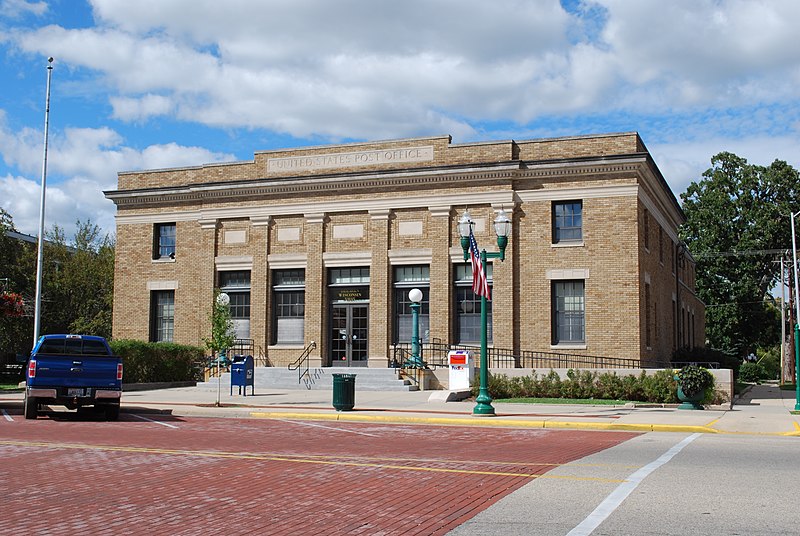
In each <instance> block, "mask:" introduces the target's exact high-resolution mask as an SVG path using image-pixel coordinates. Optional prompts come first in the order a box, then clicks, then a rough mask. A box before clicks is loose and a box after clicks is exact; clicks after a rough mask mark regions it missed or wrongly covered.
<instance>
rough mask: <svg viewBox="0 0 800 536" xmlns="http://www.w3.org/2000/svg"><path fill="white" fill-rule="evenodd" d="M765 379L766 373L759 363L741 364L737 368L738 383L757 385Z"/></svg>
mask: <svg viewBox="0 0 800 536" xmlns="http://www.w3.org/2000/svg"><path fill="white" fill-rule="evenodd" d="M766 379H767V371H766V369H765V368H764V367H763V366H762V365H761V364H760V363H750V362H747V363H742V364H741V366H740V367H739V381H743V382H746V383H759V382H761V381H763V380H766Z"/></svg>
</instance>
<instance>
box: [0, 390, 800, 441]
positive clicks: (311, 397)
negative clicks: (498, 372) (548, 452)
mask: <svg viewBox="0 0 800 536" xmlns="http://www.w3.org/2000/svg"><path fill="white" fill-rule="evenodd" d="M249 391H250V390H249V389H248V392H249ZM234 392H235V391H234ZM433 392H434V391H411V392H397V391H393V392H383V391H359V390H358V385H356V392H355V408H354V410H353V411H342V412H337V411H336V410H334V408H333V405H332V391H331V390H330V389H327V390H324V389H316V390H310V391H309V390H305V389H271V390H262V391H256V393H255V395H249V394H248V396H243V395H238V394H234V395H233V396H231V395H230V392H229V391H228V390H227V389H223V390H222V391H220V392H219V394H218V392H217V391H216V390H214V389H208V388H199V387H180V388H172V389H157V390H150V391H130V392H129V391H126V392H125V393H124V394H123V396H122V411H123V412H127V413H139V412H142V413H145V412H151V413H164V414H170V415H174V416H179V417H180V416H186V417H190V416H205V417H235V418H274V419H299V420H337V421H361V422H392V423H418V424H443V425H448V424H449V425H459V426H464V425H469V426H486V427H498V426H499V427H514V428H517V427H519V428H551V429H552V428H569V429H594V430H628V431H642V432H658V431H668V432H701V433H712V434H720V433H722V434H753V435H783V436H798V437H800V415H792V414H791V411H792V410H793V409H794V405H795V392H794V391H782V390H780V389H779V388H778V387H777V386H775V385H756V386H753V387H751V388H750V389H749V390H748V391H747V392H746V393H745V394H744V395H743V396H741V397H740V398H739V399H738V400H736V401H735V403H734V405H733V407H732V408H731V409H728V408H724V409H721V408H720V407H715V408H712V409H707V410H705V411H691V410H679V409H677V408H676V407H674V406H666V407H660V406H638V407H637V406H633V405H626V406H600V405H598V406H593V405H552V404H512V403H493V406H494V408H495V412H496V414H497V415H496V416H494V417H483V416H480V417H479V416H473V415H472V409H473V407H474V405H475V403H474V402H472V401H462V402H442V401H429V398H430V396H431V394H432V393H433ZM218 396H219V401H220V404H221V405H220V407H217V405H216V402H217V399H218ZM22 399H23V394H22V393H21V392H16V393H9V394H6V395H0V407H1V408H11V407H16V406H19V407H20V408H21V403H22Z"/></svg>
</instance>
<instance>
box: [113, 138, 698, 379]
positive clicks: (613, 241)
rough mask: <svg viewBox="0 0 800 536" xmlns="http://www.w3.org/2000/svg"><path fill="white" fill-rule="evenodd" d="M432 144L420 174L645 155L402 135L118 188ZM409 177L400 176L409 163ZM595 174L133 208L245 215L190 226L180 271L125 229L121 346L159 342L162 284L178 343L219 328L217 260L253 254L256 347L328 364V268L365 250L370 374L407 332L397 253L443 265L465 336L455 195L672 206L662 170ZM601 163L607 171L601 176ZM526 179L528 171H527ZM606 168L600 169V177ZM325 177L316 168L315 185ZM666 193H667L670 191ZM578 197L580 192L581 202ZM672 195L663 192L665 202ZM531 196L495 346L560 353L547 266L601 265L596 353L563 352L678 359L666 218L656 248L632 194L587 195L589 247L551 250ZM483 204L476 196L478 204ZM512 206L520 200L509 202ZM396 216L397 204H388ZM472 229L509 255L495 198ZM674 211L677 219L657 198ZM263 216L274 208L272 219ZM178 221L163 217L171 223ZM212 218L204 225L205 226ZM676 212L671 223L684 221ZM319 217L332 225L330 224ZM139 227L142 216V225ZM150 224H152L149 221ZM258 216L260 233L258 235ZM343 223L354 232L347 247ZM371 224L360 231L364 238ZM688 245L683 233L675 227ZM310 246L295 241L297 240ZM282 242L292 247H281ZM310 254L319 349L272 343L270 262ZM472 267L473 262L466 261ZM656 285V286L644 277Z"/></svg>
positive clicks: (149, 227)
mask: <svg viewBox="0 0 800 536" xmlns="http://www.w3.org/2000/svg"><path fill="white" fill-rule="evenodd" d="M415 145H420V146H422V145H433V146H434V147H435V151H434V155H435V158H434V160H433V161H432V162H429V163H423V164H417V163H414V164H411V165H410V167H414V168H420V167H425V166H428V165H431V166H434V165H435V166H442V165H462V164H463V165H469V164H471V163H497V162H506V161H511V160H512V159H513V158H515V157H519V158H520V159H523V160H548V159H551V160H554V161H557V160H559V159H562V158H574V157H590V156H604V155H611V154H635V153H638V152H641V151H642V150H644V145H643V144H642V142H641V140H640V139H639V137H638V135H636V134H623V135H610V136H596V137H576V138H560V139H552V140H533V141H528V142H491V143H476V144H463V145H451V144H450V142H449V139H448V138H446V137H442V138H424V139H420V140H398V141H396V142H376V143H365V144H352V145H346V146H330V147H325V148H310V149H296V150H287V151H272V152H268V153H257V154H256V156H255V161H254V162H251V163H247V162H245V163H237V164H233V165H222V166H206V167H198V168H189V169H183V170H168V171H153V172H141V173H125V174H121V175H120V189H125V188H150V187H160V186H172V187H177V186H182V185H189V184H197V183H204V182H224V181H233V180H246V179H250V178H264V177H265V176H266V161H267V159H268V158H278V157H282V156H290V155H298V154H323V153H328V154H329V153H340V152H347V151H356V150H371V149H375V148H386V147H406V146H415ZM399 167H403V166H397V167H396V168H399ZM594 168H596V169H597V171H596V172H592V173H590V172H582V173H584V174H582V175H576V174H574V173H573V172H571V171H570V172H569V173H563V174H559V173H554V174H552V175H551V176H550V177H546V178H540V177H536V176H526V175H524V173H523V174H521V175H520V176H519V177H518V178H510V179H509V178H503V179H498V180H486V181H484V182H483V183H476V182H468V183H465V184H459V183H458V182H452V183H449V184H447V185H445V186H442V185H439V186H436V185H434V184H433V183H425V181H421V182H420V183H419V184H418V185H411V186H403V188H392V187H391V185H389V184H387V185H386V186H385V187H376V188H375V189H372V190H365V189H355V190H351V191H348V190H339V191H336V192H332V193H325V192H313V193H308V194H305V195H303V196H302V198H300V199H294V198H281V197H277V196H269V195H266V194H265V195H264V196H262V197H259V196H252V197H249V198H247V199H242V200H237V201H231V200H224V201H221V200H217V199H214V198H213V197H209V198H207V199H206V200H205V201H204V202H202V203H199V202H197V201H193V202H192V203H191V204H190V203H185V204H181V202H175V203H174V204H167V203H164V204H163V206H154V205H153V204H152V203H151V204H149V205H143V206H140V207H138V206H135V205H123V206H121V207H120V210H119V214H120V215H121V216H122V215H124V216H125V217H128V216H133V215H135V216H137V217H140V218H141V217H145V216H147V215H152V217H151V218H150V219H151V220H154V221H155V220H158V219H159V218H158V217H157V216H156V215H157V214H161V213H172V214H174V213H177V212H181V211H187V210H196V211H197V213H198V214H203V213H206V212H208V211H209V210H212V209H213V210H217V209H221V208H226V209H228V210H231V211H234V210H235V211H237V214H239V215H238V216H237V217H235V218H221V219H219V221H215V220H211V221H202V222H201V221H198V219H191V218H190V220H191V221H178V222H177V242H178V245H177V254H176V259H175V261H174V262H153V260H152V259H151V256H152V240H153V224H152V223H123V224H120V225H118V229H117V260H116V267H115V278H116V292H115V296H114V336H115V337H118V338H122V337H125V338H137V339H147V338H148V335H149V300H150V296H149V292H148V291H147V282H148V281H177V282H178V288H177V289H176V291H175V296H176V306H175V310H176V313H175V315H176V316H175V340H176V342H181V343H189V344H200V345H202V338H203V337H206V336H207V332H208V330H209V325H210V324H209V319H208V313H209V310H210V304H211V298H212V295H213V286H214V283H215V271H216V270H215V264H214V259H215V258H216V257H217V256H223V257H243V256H246V257H252V259H253V265H252V271H251V285H252V288H251V336H252V338H253V339H254V341H255V344H256V346H257V347H258V348H260V349H261V350H263V353H264V354H265V355H266V357H267V358H268V359H269V361H270V362H271V363H272V364H274V365H276V366H284V365H286V364H288V363H289V362H291V361H293V360H294V359H296V358H297V357H298V356H299V355H300V353H301V352H302V348H303V347H304V346H305V345H306V344H308V343H310V342H311V341H316V343H317V349H316V350H315V351H314V352H313V353H312V357H313V358H314V359H315V360H316V361H317V362H322V363H326V364H327V363H328V355H329V351H330V349H329V343H328V340H327V339H328V338H329V333H328V326H327V323H328V319H327V316H328V314H329V298H328V292H327V272H328V270H327V268H326V267H325V265H324V262H323V256H324V254H326V253H330V254H336V255H343V254H344V255H346V254H353V255H357V256H359V258H364V256H366V258H368V259H369V261H366V260H359V261H356V262H354V266H355V265H364V264H367V263H368V264H369V265H370V278H371V285H370V333H369V337H370V346H369V349H370V357H371V359H372V360H374V361H373V362H372V363H371V364H372V365H377V366H383V365H384V364H385V363H386V361H387V359H389V358H390V357H391V348H390V343H391V340H392V330H393V329H394V328H393V313H392V310H393V306H392V300H393V269H392V268H393V267H392V265H391V263H390V260H389V254H388V252H389V251H391V250H396V251H400V250H404V249H405V250H421V251H422V250H424V251H428V250H430V252H431V265H430V275H431V282H430V309H431V316H430V337H431V338H432V339H433V338H438V339H441V340H443V341H452V340H453V336H454V329H455V321H454V318H455V310H454V304H453V261H452V259H451V248H458V249H460V237H459V235H458V231H457V228H456V223H457V221H458V219H459V218H460V216H461V214H462V212H463V210H464V208H465V207H464V206H456V205H455V204H454V205H453V206H451V207H450V211H449V212H447V211H446V206H445V208H444V210H443V209H442V208H441V207H440V206H439V204H440V202H438V201H437V200H439V199H446V198H447V197H448V196H452V195H453V194H459V195H461V194H467V193H473V194H474V193H478V194H479V196H478V197H477V199H479V198H480V195H482V194H483V193H485V194H487V195H489V194H492V195H496V194H498V193H501V192H508V193H509V195H508V197H507V198H508V199H511V198H512V192H513V191H514V190H516V191H518V192H526V191H527V192H534V193H539V194H541V193H542V192H553V194H554V195H557V194H558V192H559V190H561V189H564V188H585V187H592V188H598V187H603V186H631V187H637V185H638V187H640V188H643V190H642V191H643V192H645V193H646V194H647V196H648V197H649V198H651V199H653V198H659V195H660V194H658V192H659V188H661V187H662V186H661V185H660V184H658V183H657V182H655V181H653V180H652V177H651V176H649V175H642V174H641V173H640V172H638V171H636V170H630V171H624V172H623V171H618V170H617V171H614V170H608V171H604V169H605V168H604V167H603V164H602V162H600V163H598V164H596V165H595V166H594ZM594 168H593V169H594ZM387 169H395V168H393V167H392V165H387V166H376V167H375V170H381V171H383V170H387ZM354 171H358V172H364V173H368V172H369V171H370V169H369V168H358V169H352V170H343V169H339V170H334V171H331V170H327V171H325V173H326V174H335V173H345V172H354ZM523 171H524V170H523ZM590 171H593V170H590ZM315 173H316V172H306V175H308V174H315ZM657 194H658V195H657ZM409 196H414V197H417V198H419V199H422V200H424V199H427V200H428V201H420V206H418V207H415V208H397V209H393V210H386V209H381V210H378V211H373V213H370V212H369V211H367V210H357V211H354V210H342V211H336V210H332V211H330V210H329V211H328V212H327V213H326V214H324V215H322V214H287V215H283V214H277V215H275V216H272V217H271V219H270V218H267V219H266V220H264V219H263V217H262V216H259V218H261V219H258V218H256V219H254V220H252V221H251V219H250V217H248V216H247V215H246V214H247V213H248V211H253V212H254V213H256V212H257V213H258V214H263V213H264V209H267V212H268V211H269V209H270V208H276V209H280V208H281V207H282V206H284V204H285V203H298V202H302V203H303V204H304V205H305V206H308V207H314V206H315V205H316V204H317V203H326V206H328V207H330V206H331V202H332V200H335V201H337V202H344V201H350V200H374V201H376V202H378V201H384V200H394V199H397V200H401V199H403V200H404V199H407V198H408V197H409ZM576 196H578V197H579V198H580V194H576ZM662 197H663V196H662ZM529 198H530V199H534V200H532V201H525V202H519V201H517V202H516V206H504V207H503V208H505V209H506V211H507V212H508V213H509V215H511V216H512V218H513V223H514V227H513V236H512V237H511V239H510V241H509V248H508V250H507V252H506V260H505V262H500V261H499V260H494V261H493V264H494V278H493V279H494V282H493V283H494V288H493V298H494V299H493V322H494V334H493V339H494V341H493V345H494V346H495V347H497V348H510V349H513V350H514V351H517V352H519V351H520V350H535V351H554V352H558V351H561V349H560V348H559V347H555V348H552V347H551V321H552V319H551V316H552V315H551V311H552V304H551V280H549V279H547V273H548V270H576V269H579V270H588V273H589V277H588V279H586V281H585V304H586V345H585V348H577V349H576V348H569V349H565V350H564V351H565V352H568V353H576V354H589V355H604V356H610V357H625V358H639V357H641V358H642V359H645V360H650V359H652V360H656V359H658V360H663V359H665V358H668V356H669V354H671V352H672V347H673V337H674V335H673V334H674V329H675V326H674V321H673V312H672V296H673V294H674V293H675V288H676V287H675V276H674V275H673V273H672V268H673V266H674V262H675V257H674V250H673V247H674V246H673V243H672V241H671V239H669V237H668V236H666V233H664V240H663V247H664V249H665V253H664V258H663V260H661V259H660V257H659V250H658V236H659V234H658V233H659V231H658V229H659V225H660V223H659V222H657V221H656V219H655V218H652V219H651V221H650V226H649V228H650V233H651V236H650V248H649V251H646V250H645V249H644V247H643V242H644V237H643V232H644V231H643V228H644V226H643V218H644V210H645V207H644V205H643V204H642V202H641V201H640V199H639V198H637V197H636V196H634V195H618V196H616V197H615V196H611V197H598V196H596V195H593V196H589V197H587V198H585V199H583V245H582V246H578V247H553V245H552V244H551V242H552V237H551V232H552V231H551V229H552V222H551V206H552V201H550V200H535V199H541V196H540V197H536V196H529ZM473 199H475V198H473ZM511 204H513V203H511ZM382 206H386V203H383V204H382ZM466 208H468V209H469V211H470V213H471V214H472V217H473V218H474V219H477V218H482V219H484V220H485V227H484V229H483V230H478V231H476V239H477V241H478V243H479V245H480V246H481V247H484V248H486V249H487V250H488V251H496V250H497V246H496V238H495V236H494V232H493V229H492V226H491V223H492V221H493V219H494V217H495V215H496V212H495V211H496V210H497V209H498V208H500V207H498V206H494V207H493V206H490V205H489V204H488V203H481V204H478V203H474V202H473V203H471V204H470V205H469V206H468V207H466ZM655 210H657V211H659V212H660V213H667V212H669V211H670V210H674V209H672V208H670V207H665V206H662V205H660V204H658V203H656V209H655ZM259 211H260V212H259ZM169 217H170V216H169V215H168V214H165V216H164V218H169ZM199 217H200V216H198V218H199ZM676 217H677V216H674V214H673V215H672V216H670V217H665V216H663V214H662V217H661V220H662V221H671V219H673V218H676ZM320 218H321V219H320ZM131 221H134V220H131ZM135 221H138V220H135ZM254 221H255V222H257V224H254ZM404 222H405V223H410V222H412V223H413V224H414V225H418V224H421V234H411V235H409V234H405V235H401V233H400V225H401V224H402V223H404ZM337 226H340V231H342V232H343V234H344V237H336V236H335V229H336V228H337ZM358 226H361V229H362V231H363V232H362V233H361V235H360V236H356V235H357V234H358V233H357V232H356V231H357V229H358ZM229 232H233V233H234V234H236V233H240V232H243V233H244V237H245V241H244V242H242V243H226V242H225V237H226V233H229ZM671 232H672V234H673V235H674V229H672V230H671ZM293 233H296V238H293V239H291V240H286V236H293ZM281 236H282V237H283V238H282V239H279V237H281ZM287 254H288V255H296V254H305V256H306V298H305V303H306V306H305V311H306V313H305V344H304V345H296V346H291V347H285V346H280V347H274V346H270V343H271V342H272V341H271V340H270V339H271V330H272V326H271V323H272V318H271V310H272V307H271V300H272V293H271V281H270V278H271V271H272V270H273V269H274V267H273V266H271V265H270V264H269V261H268V255H287ZM459 262H460V260H459ZM646 274H647V275H646ZM646 278H649V281H650V288H651V311H650V315H651V321H652V330H653V331H652V332H651V346H650V348H649V349H648V347H647V346H646V344H645V339H646V333H645V332H644V329H645V324H646V322H645V320H646V312H645V311H644V310H643V303H644V292H645V290H644V289H645V286H644V285H645V279H646ZM683 278H684V279H685V281H686V282H687V285H688V286H687V287H686V288H685V289H684V288H683V287H682V290H681V292H680V299H681V302H682V304H683V302H685V303H686V304H687V306H688V308H689V309H691V310H694V311H695V324H696V328H695V330H694V331H695V333H696V336H695V339H696V342H697V343H698V344H700V343H701V341H702V339H703V338H704V329H705V328H704V320H703V312H702V311H703V309H702V308H703V306H702V304H700V303H699V302H698V301H697V299H696V297H695V296H694V295H693V293H692V291H691V290H692V289H693V287H694V279H693V271H692V269H691V266H689V265H687V270H686V273H685V274H684V275H683Z"/></svg>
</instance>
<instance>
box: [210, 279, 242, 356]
mask: <svg viewBox="0 0 800 536" xmlns="http://www.w3.org/2000/svg"><path fill="white" fill-rule="evenodd" d="M220 296H221V293H220V291H219V289H215V290H214V303H213V305H212V307H211V337H210V338H203V342H205V344H206V348H208V349H209V350H211V351H212V352H215V353H216V352H221V351H223V350H227V349H228V348H230V347H231V346H233V343H234V342H235V340H236V335H235V332H234V329H233V318H232V317H231V308H230V305H229V304H228V303H227V302H225V301H224V300H222V299H220Z"/></svg>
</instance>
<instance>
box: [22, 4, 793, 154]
mask: <svg viewBox="0 0 800 536" xmlns="http://www.w3.org/2000/svg"><path fill="white" fill-rule="evenodd" d="M585 1H586V4H585V5H584V7H585V9H582V10H578V14H569V13H567V12H566V11H565V10H564V9H563V8H562V7H561V5H560V3H559V2H558V1H557V0H549V1H537V2H526V1H522V0H497V1H493V2H484V1H482V0H472V1H468V0H458V1H457V0H439V1H433V2H432V1H429V0H428V1H426V0H408V1H406V2H403V4H402V6H400V5H398V4H397V3H396V2H389V1H380V2H371V3H369V4H365V3H363V2H361V1H357V0H341V1H338V2H319V1H314V0H282V1H273V2H270V3H269V4H268V5H267V4H264V3H261V2H254V1H247V0H230V1H227V2H219V1H216V0H206V1H201V0H173V1H170V2H163V1H161V0H139V1H137V2H118V1H113V0H93V1H92V6H93V10H94V15H95V18H96V21H97V23H98V25H97V26H96V27H94V28H82V29H65V28H61V27H59V26H48V27H44V28H41V29H39V30H33V31H27V30H16V31H15V32H12V33H11V34H10V35H11V36H12V38H13V40H14V42H15V43H16V44H17V45H18V46H19V47H20V48H21V49H23V50H25V51H28V52H39V53H45V52H47V53H48V54H49V53H51V51H52V53H53V54H54V55H56V56H57V58H58V59H59V60H61V61H62V62H65V63H67V64H68V65H69V66H71V67H72V66H77V67H86V68H88V69H90V70H92V71H95V72H97V73H99V74H100V77H101V78H100V80H99V82H100V83H103V84H107V85H108V86H109V87H111V88H113V90H114V91H115V92H116V94H112V95H110V96H109V100H110V103H111V105H112V107H113V110H114V112H113V116H114V118H117V119H121V120H124V121H133V122H141V121H146V120H147V119H148V118H152V117H175V118H177V119H179V120H181V121H186V122H192V123H199V124H206V125H210V126H213V127H223V128H229V127H233V128H236V127H244V128H266V129H270V130H273V131H278V132H281V133H288V134H291V135H293V136H295V137H323V138H328V139H332V140H336V139H342V138H373V139H374V138H381V137H387V136H388V137H400V136H414V135H419V134H430V133H441V132H442V130H441V129H442V128H443V127H447V128H449V129H452V130H451V132H452V133H453V134H456V135H459V134H463V135H465V136H467V137H470V136H473V135H474V133H475V131H476V127H475V124H476V123H478V122H481V121H513V122H515V123H517V124H526V123H528V122H531V121H536V120H537V119H539V118H541V117H543V116H552V115H556V116H557V115H559V114H576V113H591V114H597V113H607V112H614V111H639V110H658V111H660V112H662V113H665V112H668V111H670V110H674V109H689V108H690V107H692V106H700V105H712V106H716V107H722V108H725V107H730V106H738V105H741V104H749V103H752V102H753V101H758V102H768V103H774V102H782V101H785V100H786V99H796V98H797V97H798V96H800V89H798V88H800V47H796V46H794V24H793V23H794V22H795V21H797V20H800V2H796V1H794V0H775V1H770V2H763V1H762V2H755V1H750V0H674V1H670V2H663V1H662V0H637V1H635V2H631V1H627V0H585ZM597 6H602V9H596V7H597ZM599 12H603V13H604V17H605V18H604V19H602V21H601V19H599V18H597V19H596V20H588V19H582V18H580V17H597V13H599ZM603 24H604V25H603ZM598 25H601V27H600V29H599V30H597V26H598ZM581 32H585V33H583V34H581ZM575 35H578V36H579V38H577V39H576V38H575ZM91 83H92V84H93V85H96V84H97V83H98V80H96V79H94V80H92V81H91Z"/></svg>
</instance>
